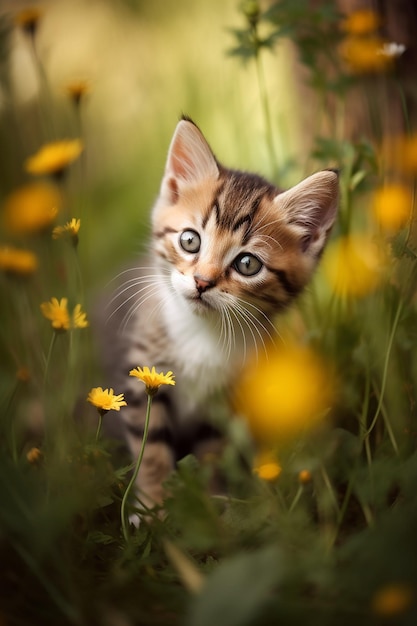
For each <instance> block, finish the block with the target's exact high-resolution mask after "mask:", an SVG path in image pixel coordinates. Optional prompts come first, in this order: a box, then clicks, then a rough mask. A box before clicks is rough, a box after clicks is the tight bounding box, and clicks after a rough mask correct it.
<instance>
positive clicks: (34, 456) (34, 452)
mask: <svg viewBox="0 0 417 626" xmlns="http://www.w3.org/2000/svg"><path fill="white" fill-rule="evenodd" d="M42 456H43V454H42V451H41V450H40V449H39V448H31V449H30V450H28V452H27V453H26V459H27V461H28V462H29V463H31V464H33V465H35V464H37V463H39V461H40V460H41V459H42Z"/></svg>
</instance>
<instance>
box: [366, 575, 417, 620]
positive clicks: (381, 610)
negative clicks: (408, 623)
mask: <svg viewBox="0 0 417 626" xmlns="http://www.w3.org/2000/svg"><path fill="white" fill-rule="evenodd" d="M414 601H415V593H414V591H413V589H412V588H411V587H410V586H409V585H408V584H401V583H392V584H390V585H385V586H384V587H382V588H381V589H378V591H377V592H376V593H375V594H374V596H373V598H372V602H371V608H372V612H373V613H375V614H376V615H379V616H381V617H382V616H383V617H394V616H396V615H401V614H402V613H405V612H406V611H407V610H408V609H409V608H410V607H411V605H412V604H413V603H414Z"/></svg>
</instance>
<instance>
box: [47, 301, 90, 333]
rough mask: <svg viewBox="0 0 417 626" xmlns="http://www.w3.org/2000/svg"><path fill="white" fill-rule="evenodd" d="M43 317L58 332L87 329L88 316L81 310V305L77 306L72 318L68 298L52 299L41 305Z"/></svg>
mask: <svg viewBox="0 0 417 626" xmlns="http://www.w3.org/2000/svg"><path fill="white" fill-rule="evenodd" d="M41 311H42V315H43V316H44V317H46V319H48V320H50V322H51V324H52V328H54V329H55V330H56V331H62V332H64V331H66V330H69V329H70V328H86V327H87V326H88V321H87V317H86V314H85V313H84V312H83V311H82V310H81V305H80V304H77V305H76V306H75V308H74V311H73V313H72V316H70V314H69V311H68V298H61V300H58V298H51V300H50V302H43V303H42V304H41Z"/></svg>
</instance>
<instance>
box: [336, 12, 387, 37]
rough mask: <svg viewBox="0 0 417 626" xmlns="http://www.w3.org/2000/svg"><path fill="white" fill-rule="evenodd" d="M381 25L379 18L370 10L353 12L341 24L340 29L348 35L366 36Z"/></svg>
mask: <svg viewBox="0 0 417 626" xmlns="http://www.w3.org/2000/svg"><path fill="white" fill-rule="evenodd" d="M380 25H381V18H380V16H379V14H378V13H377V12H376V11H373V10H372V9H358V10H357V11H353V12H352V13H350V14H349V15H347V16H346V18H345V19H344V20H343V22H342V29H343V30H344V31H345V32H347V33H349V35H368V34H369V33H372V32H375V31H376V30H377V29H378V28H379V27H380Z"/></svg>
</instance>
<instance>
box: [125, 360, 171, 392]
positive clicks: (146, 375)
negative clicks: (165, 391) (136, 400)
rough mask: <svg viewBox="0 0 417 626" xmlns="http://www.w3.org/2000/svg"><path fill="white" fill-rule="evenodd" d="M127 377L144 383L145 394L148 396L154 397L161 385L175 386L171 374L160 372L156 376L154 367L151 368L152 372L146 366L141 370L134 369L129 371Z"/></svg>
mask: <svg viewBox="0 0 417 626" xmlns="http://www.w3.org/2000/svg"><path fill="white" fill-rule="evenodd" d="M129 376H134V377H135V378H138V379H139V380H141V381H142V382H143V383H145V385H146V393H147V394H148V395H149V396H154V395H155V394H156V392H157V391H158V389H159V387H160V386H161V385H175V380H173V373H172V372H167V373H166V374H163V373H162V372H161V373H159V374H158V373H157V372H156V370H155V366H154V367H152V370H150V369H149V367H146V366H145V367H143V368H142V367H136V368H135V369H133V370H130V372H129Z"/></svg>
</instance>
